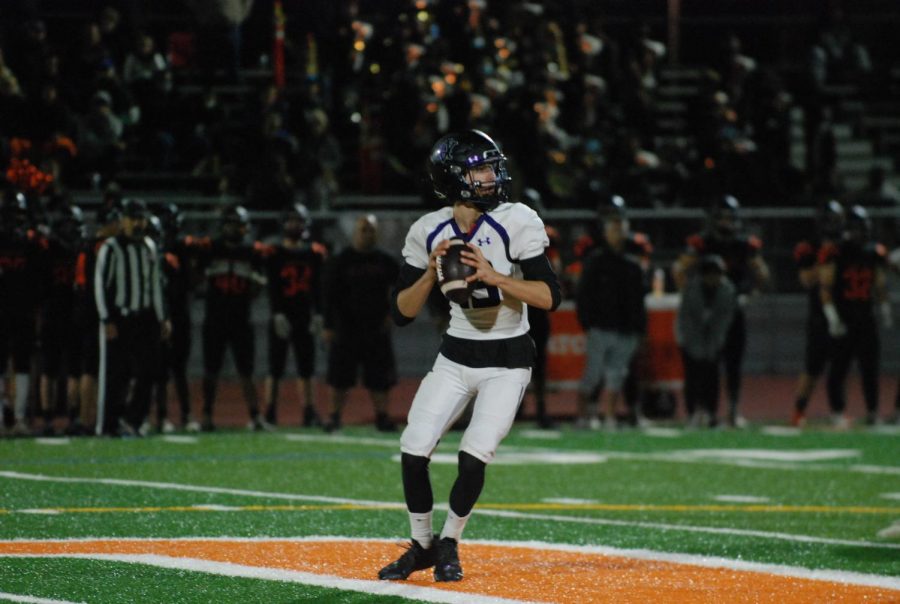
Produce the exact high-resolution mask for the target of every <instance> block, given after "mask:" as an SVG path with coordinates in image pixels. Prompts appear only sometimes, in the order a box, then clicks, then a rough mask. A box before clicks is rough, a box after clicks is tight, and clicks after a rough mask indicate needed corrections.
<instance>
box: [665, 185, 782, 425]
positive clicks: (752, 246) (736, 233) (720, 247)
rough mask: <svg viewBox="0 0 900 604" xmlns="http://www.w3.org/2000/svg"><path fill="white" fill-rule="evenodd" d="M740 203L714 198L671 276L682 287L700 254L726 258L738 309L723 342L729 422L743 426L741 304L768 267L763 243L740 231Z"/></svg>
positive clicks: (765, 278) (766, 274)
mask: <svg viewBox="0 0 900 604" xmlns="http://www.w3.org/2000/svg"><path fill="white" fill-rule="evenodd" d="M740 208H741V205H740V203H738V200H737V199H735V198H734V197H733V196H731V195H723V196H721V197H719V198H718V199H716V201H715V203H713V205H712V206H711V207H710V208H709V211H708V212H707V217H708V222H709V225H708V227H707V229H706V230H705V231H704V232H702V233H697V234H695V235H691V236H690V237H688V240H687V250H685V252H684V253H683V254H682V255H681V256H680V257H679V258H678V260H676V262H675V265H674V266H673V267H672V276H673V278H674V280H675V283H676V285H678V288H679V289H683V288H684V285H685V283H686V282H687V278H688V275H689V273H690V272H691V270H692V269H693V268H694V266H695V265H696V263H697V260H698V259H699V258H700V257H701V256H705V255H711V254H714V255H717V256H721V257H722V259H724V260H725V267H726V272H725V276H726V277H728V279H729V280H730V281H731V283H732V285H734V287H735V288H736V289H737V293H738V310H737V312H735V313H734V318H733V319H732V322H731V327H730V328H729V330H728V338H727V339H726V341H725V349H724V350H723V351H722V352H723V355H722V356H723V361H724V364H725V382H726V389H727V391H728V403H729V407H728V425H730V426H732V427H738V428H740V427H744V426H745V425H746V423H747V420H746V419H744V417H743V416H741V414H740V411H739V409H738V407H739V403H740V393H741V371H742V365H743V362H744V350H745V349H746V347H747V327H746V318H745V315H744V310H743V307H744V306H746V304H747V300H748V298H749V296H750V294H751V293H753V292H754V291H756V290H758V289H760V288H762V287H763V286H765V285H766V284H767V283H768V282H769V267H768V265H767V264H766V262H765V260H763V257H762V255H761V254H760V250H761V249H762V242H761V241H760V240H759V239H758V238H757V237H754V236H752V235H745V234H744V233H743V232H742V225H741V220H740Z"/></svg>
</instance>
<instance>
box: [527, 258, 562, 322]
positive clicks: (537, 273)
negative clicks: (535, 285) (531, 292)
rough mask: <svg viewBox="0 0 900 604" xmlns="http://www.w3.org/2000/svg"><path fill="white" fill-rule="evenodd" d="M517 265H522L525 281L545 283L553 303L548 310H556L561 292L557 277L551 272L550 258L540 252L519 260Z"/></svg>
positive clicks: (560, 299) (560, 298)
mask: <svg viewBox="0 0 900 604" xmlns="http://www.w3.org/2000/svg"><path fill="white" fill-rule="evenodd" d="M519 266H521V267H522V275H523V276H524V277H525V279H526V280H527V281H543V282H544V283H546V284H547V286H548V287H549V288H550V296H551V298H552V299H553V305H552V306H551V307H550V310H551V311H553V310H556V308H557V307H558V306H559V303H560V302H561V301H562V292H561V291H560V289H559V279H557V278H556V273H555V272H553V267H552V266H550V260H548V259H547V256H546V255H544V254H541V255H540V256H535V257H534V258H526V259H525V260H521V261H519Z"/></svg>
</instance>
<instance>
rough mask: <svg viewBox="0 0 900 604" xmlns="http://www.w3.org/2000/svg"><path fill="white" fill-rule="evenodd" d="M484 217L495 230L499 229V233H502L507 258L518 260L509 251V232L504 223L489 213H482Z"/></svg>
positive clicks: (511, 260)
mask: <svg viewBox="0 0 900 604" xmlns="http://www.w3.org/2000/svg"><path fill="white" fill-rule="evenodd" d="M482 218H484V221H485V222H486V223H488V224H489V225H491V226H492V227H493V228H494V230H495V231H497V234H498V235H500V239H502V240H503V249H504V251H505V252H506V259H507V260H509V261H510V262H512V263H515V262H516V260H513V257H512V255H510V253H509V233H507V232H506V229H504V228H503V225H501V224H500V223H499V222H497V221H496V220H494V219H493V218H491V217H490V216H489V215H488V214H482Z"/></svg>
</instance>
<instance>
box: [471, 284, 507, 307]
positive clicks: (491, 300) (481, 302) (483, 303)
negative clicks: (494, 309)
mask: <svg viewBox="0 0 900 604" xmlns="http://www.w3.org/2000/svg"><path fill="white" fill-rule="evenodd" d="M476 291H484V292H487V296H486V297H484V298H482V297H480V296H479V297H477V298H476V297H475V296H470V297H469V308H489V307H491V306H500V301H501V300H500V290H499V289H498V288H497V287H495V286H493V285H484V286H482V287H479V288H477V289H475V290H474V291H473V292H472V293H475V292H476Z"/></svg>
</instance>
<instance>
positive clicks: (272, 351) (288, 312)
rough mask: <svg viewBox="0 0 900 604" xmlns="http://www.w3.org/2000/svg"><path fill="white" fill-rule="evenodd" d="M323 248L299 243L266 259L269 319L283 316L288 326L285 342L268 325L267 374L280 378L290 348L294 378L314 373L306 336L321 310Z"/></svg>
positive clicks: (312, 349) (279, 248)
mask: <svg viewBox="0 0 900 604" xmlns="http://www.w3.org/2000/svg"><path fill="white" fill-rule="evenodd" d="M326 254H327V252H326V249H325V246H324V245H322V244H321V243H317V242H306V241H304V242H301V243H300V244H299V246H298V247H287V246H283V245H278V246H273V247H272V251H271V253H270V254H269V256H268V259H267V266H266V269H267V273H268V286H269V303H270V305H271V309H272V316H273V317H274V316H275V315H276V314H283V315H285V316H286V317H287V319H288V321H289V322H290V324H291V334H290V336H288V337H287V338H285V339H283V338H279V337H277V336H276V335H275V331H274V328H273V323H272V321H270V322H269V374H270V375H271V376H272V377H274V378H275V379H280V378H281V377H282V376H284V369H285V363H286V361H287V353H288V348H289V347H291V346H293V348H294V358H295V359H296V361H297V375H298V376H299V377H301V378H309V377H310V376H311V375H312V374H313V370H314V369H315V360H316V356H315V350H316V348H315V342H314V339H313V335H312V333H310V320H311V319H312V315H313V313H314V312H319V309H320V306H321V300H320V296H321V284H322V268H323V263H324V262H325V258H326Z"/></svg>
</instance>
